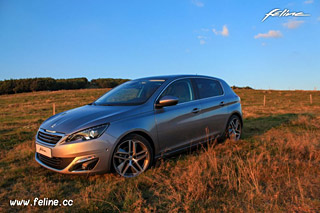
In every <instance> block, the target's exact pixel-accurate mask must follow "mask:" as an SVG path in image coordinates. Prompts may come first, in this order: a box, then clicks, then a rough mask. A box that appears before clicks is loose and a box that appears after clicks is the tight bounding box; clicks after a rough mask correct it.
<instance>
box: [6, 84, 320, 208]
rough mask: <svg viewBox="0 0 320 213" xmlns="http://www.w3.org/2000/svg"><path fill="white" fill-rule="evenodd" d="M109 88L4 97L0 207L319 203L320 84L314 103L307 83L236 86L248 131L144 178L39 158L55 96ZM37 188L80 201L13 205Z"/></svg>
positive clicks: (86, 97) (85, 95)
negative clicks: (281, 87) (38, 143)
mask: <svg viewBox="0 0 320 213" xmlns="http://www.w3.org/2000/svg"><path fill="white" fill-rule="evenodd" d="M103 92H104V90H79V91H58V92H38V93H30V94H18V95H7V96H0V107H1V111H0V119H1V126H0V133H1V135H0V140H1V144H2V145H1V146H0V147H1V150H0V153H1V159H0V165H1V166H0V173H1V177H2V178H1V179H0V187H1V188H0V211H8V212H11V211H43V210H49V211H54V212H56V211H58V212H60V211H71V212H78V211H102V210H104V211H108V212H120V211H121V212H141V211H144V212H150V211H154V212H168V211H170V212H171V211H172V212H208V211H213V212H214V211H232V212H238V211H239V212H247V211H268V212H274V211H276V212H279V211H280V212H281V211H294V212H319V211H320V131H319V130H320V123H319V121H320V110H319V107H320V98H319V97H320V93H319V92H317V93H315V95H314V100H313V104H312V105H310V103H308V100H307V99H306V97H307V96H308V94H309V93H308V92H304V91H271V93H270V91H255V90H239V91H237V92H239V95H240V96H241V98H242V105H243V111H244V117H245V120H244V125H245V126H244V134H243V138H242V140H240V141H238V142H234V141H229V140H227V141H225V142H223V143H217V142H216V141H212V142H211V143H209V144H208V145H207V146H203V147H202V146H200V147H199V148H198V150H195V151H192V152H189V153H186V154H181V155H177V156H175V157H172V158H168V159H163V160H160V161H159V162H158V163H157V164H156V166H154V167H153V168H151V169H150V170H148V171H147V172H146V173H145V174H142V175H141V176H139V177H137V178H132V179H124V178H120V177H119V176H117V175H114V174H105V175H95V176H70V175H61V174H57V173H54V172H51V171H48V170H46V169H44V168H41V167H40V166H39V165H37V163H36V162H35V161H34V142H33V137H34V135H35V132H36V130H37V128H38V126H39V125H40V123H41V122H43V120H44V119H45V118H46V117H48V116H49V115H50V114H51V113H52V111H51V110H52V109H51V106H52V103H53V102H55V103H56V106H57V110H58V111H63V110H66V109H68V108H72V107H76V106H80V105H83V104H85V103H89V102H91V101H92V100H94V99H95V98H97V97H98V96H99V95H101V94H102V93H103ZM264 94H267V95H268V96H267V105H266V107H263V102H262V101H263V99H261V97H263V95H264ZM317 95H318V96H317ZM8 106H10V107H8ZM35 197H39V198H44V197H48V198H51V199H59V200H63V199H73V200H74V206H73V207H9V200H10V199H33V198H35Z"/></svg>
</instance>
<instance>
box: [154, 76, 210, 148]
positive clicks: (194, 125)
mask: <svg viewBox="0 0 320 213" xmlns="http://www.w3.org/2000/svg"><path fill="white" fill-rule="evenodd" d="M168 95H170V96H175V97H177V98H178V99H179V102H178V104H177V105H174V106H168V107H163V108H160V109H155V118H156V123H157V131H158V140H159V145H160V151H161V152H171V151H173V150H176V149H179V148H185V147H186V146H188V145H189V144H190V143H192V142H196V141H198V140H199V139H200V138H201V137H202V135H203V134H204V132H205V130H201V128H200V126H201V113H200V111H201V110H200V101H199V100H196V99H195V94H194V89H193V85H192V83H191V80H190V79H187V78H186V79H181V80H177V81H174V82H173V83H171V84H170V85H169V86H168V87H167V88H166V89H165V90H164V92H163V93H162V94H161V95H160V97H159V99H160V98H161V97H164V96H168Z"/></svg>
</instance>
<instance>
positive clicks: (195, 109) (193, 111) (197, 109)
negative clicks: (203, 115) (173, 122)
mask: <svg viewBox="0 0 320 213" xmlns="http://www.w3.org/2000/svg"><path fill="white" fill-rule="evenodd" d="M198 112H200V109H199V108H194V109H193V110H192V113H198Z"/></svg>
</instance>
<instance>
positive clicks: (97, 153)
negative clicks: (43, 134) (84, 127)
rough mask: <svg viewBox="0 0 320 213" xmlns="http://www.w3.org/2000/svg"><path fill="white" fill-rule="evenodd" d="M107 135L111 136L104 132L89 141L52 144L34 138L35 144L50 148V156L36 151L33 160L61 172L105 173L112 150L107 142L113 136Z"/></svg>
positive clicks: (108, 166)
mask: <svg viewBox="0 0 320 213" xmlns="http://www.w3.org/2000/svg"><path fill="white" fill-rule="evenodd" d="M108 137H111V136H109V135H107V134H104V135H102V136H101V137H100V138H98V139H94V140H90V141H85V142H78V143H64V144H63V143H62V144H61V143H57V144H55V145H54V146H50V145H48V144H45V143H42V142H41V141H40V140H38V139H36V144H39V145H41V146H45V147H47V148H50V149H51V153H52V158H49V157H46V156H44V155H41V154H40V153H37V152H36V153H35V160H36V161H37V162H38V163H39V164H40V165H41V166H43V167H45V168H47V169H50V170H52V171H55V172H59V173H63V174H87V173H105V172H108V171H110V167H111V163H110V162H111V157H112V156H111V155H112V150H113V149H112V147H113V146H112V143H110V142H109V141H110V139H113V138H108ZM108 139H109V140H108ZM86 166H87V168H85V167H86Z"/></svg>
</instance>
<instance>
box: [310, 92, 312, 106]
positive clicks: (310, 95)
mask: <svg viewBox="0 0 320 213" xmlns="http://www.w3.org/2000/svg"><path fill="white" fill-rule="evenodd" d="M310 104H312V95H311V94H310Z"/></svg>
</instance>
